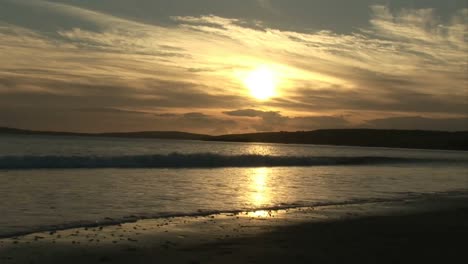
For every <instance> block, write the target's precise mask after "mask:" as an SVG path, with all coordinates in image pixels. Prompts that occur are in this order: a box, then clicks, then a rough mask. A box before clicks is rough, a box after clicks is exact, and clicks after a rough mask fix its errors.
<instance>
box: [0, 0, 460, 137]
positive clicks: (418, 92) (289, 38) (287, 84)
mask: <svg viewBox="0 0 468 264" xmlns="http://www.w3.org/2000/svg"><path fill="white" fill-rule="evenodd" d="M261 4H263V5H264V7H267V6H268V4H269V1H261ZM275 7H276V6H275ZM371 12H372V13H371V14H370V17H371V19H370V21H369V27H366V28H361V29H356V30H355V31H354V32H352V33H348V34H340V33H336V32H332V31H326V30H322V31H309V32H307V31H293V30H285V29H278V28H272V27H269V26H267V25H266V24H264V23H261V22H252V21H248V20H245V19H241V18H232V17H230V18H227V17H220V16H215V15H202V16H175V17H172V18H171V19H172V23H171V24H157V23H153V24H150V23H143V22H141V21H138V20H135V19H130V18H128V17H125V16H116V15H111V13H110V12H107V13H105V12H98V11H96V10H89V9H86V8H84V7H76V6H73V5H71V4H64V3H56V2H46V1H40V0H38V1H25V0H18V1H16V0H15V1H11V0H8V1H2V2H1V3H0V17H1V19H0V39H2V41H1V42H0V49H1V50H2V53H0V60H1V61H2V63H1V65H0V105H2V106H3V107H5V108H7V107H8V108H9V109H14V108H15V107H16V108H18V109H19V108H21V107H26V106H28V105H35V106H37V109H35V110H34V111H39V112H40V111H42V112H43V114H45V113H49V110H47V106H50V105H55V106H57V107H58V108H63V109H65V110H66V109H68V110H67V111H65V110H64V113H70V115H72V114H71V113H72V112H73V111H72V110H71V109H77V108H89V109H96V108H106V109H127V110H129V111H135V112H144V113H146V112H150V113H155V115H154V116H153V117H154V118H160V119H161V120H160V122H169V123H170V122H172V121H173V120H172V119H171V118H173V116H159V117H158V116H157V114H156V113H162V114H165V113H169V114H175V115H180V113H188V115H187V116H178V117H177V118H182V119H183V121H184V122H186V123H184V124H185V125H184V128H185V127H186V128H187V129H188V130H190V129H191V127H190V126H193V129H203V130H204V131H205V130H206V129H205V128H203V127H202V126H201V125H200V123H201V122H202V121H205V122H208V123H207V124H209V125H213V126H217V128H219V129H220V130H219V131H232V130H233V125H234V124H233V123H232V122H231V123H229V122H230V121H233V120H234V119H235V120H236V121H235V122H244V123H241V124H239V123H238V124H237V125H240V126H242V127H247V128H248V129H252V130H268V129H278V128H280V129H287V130H294V129H312V128H321V127H347V126H349V125H350V124H349V122H350V121H349V120H356V119H358V121H363V120H364V119H363V117H364V116H367V115H370V114H375V113H378V115H379V116H380V117H382V119H385V118H386V117H390V116H395V115H396V114H398V115H402V116H424V117H425V118H432V117H434V116H438V115H444V116H449V117H452V118H454V117H455V116H457V117H460V116H466V115H467V113H466V109H468V103H467V100H466V98H467V94H466V86H467V83H468V77H467V76H466V69H467V67H468V63H467V60H464V59H462V58H466V56H467V54H468V47H467V46H466V41H467V39H466V31H467V30H468V28H467V27H468V9H466V8H465V9H460V10H458V11H457V12H456V13H453V14H452V15H451V17H450V19H445V20H443V19H440V18H439V15H438V13H437V10H435V9H427V8H426V9H409V8H407V9H399V10H391V9H390V8H388V7H386V6H372V7H371ZM10 13H14V15H11V14H10ZM39 14H43V15H45V16H47V18H48V19H42V17H43V15H39ZM58 25H59V26H60V27H58ZM26 60H27V63H25V61H26ZM262 64H268V65H271V67H272V68H273V69H274V70H275V71H276V72H278V78H279V79H280V80H281V82H280V84H279V87H278V91H279V95H278V96H277V97H276V98H273V99H272V100H270V101H265V102H258V101H256V100H255V99H253V98H251V97H250V95H249V93H248V91H247V89H245V88H244V87H243V85H242V80H241V79H242V76H243V75H245V73H246V72H247V71H249V70H250V69H252V68H255V67H257V66H258V65H262ZM227 102H228V103H227ZM41 107H43V108H41ZM256 108H258V109H267V110H268V111H260V110H255V109H256ZM41 109H44V110H41ZM231 109H241V110H237V111H231ZM18 112H20V110H18ZM102 112H103V111H102ZM221 112H225V114H226V115H227V116H228V117H229V118H230V119H226V120H227V121H228V122H225V121H226V120H225V119H223V118H221V120H217V121H213V117H215V118H218V119H219V118H220V117H219V116H218V115H219V114H213V113H221ZM9 113H10V115H11V116H13V115H14V113H12V112H11V111H10V112H9ZM73 113H76V112H73ZM190 113H192V114H190ZM349 113H352V114H353V115H354V117H349V118H343V117H342V116H343V115H345V114H349ZM81 114H83V117H84V116H86V114H84V112H82V113H81ZM109 114H110V113H109ZM115 114H118V113H115ZM120 114H123V113H122V112H120ZM205 114H206V115H207V116H203V115H205ZM76 115H78V114H76ZM73 116H74V117H76V116H75V114H73ZM169 117H170V118H169ZM3 118H5V120H6V119H8V120H12V119H11V117H6V116H5V115H3ZM76 118H77V117H76ZM145 118H147V117H145ZM249 118H250V119H254V120H253V121H257V122H256V123H255V122H253V121H252V120H250V121H249V120H246V119H249ZM79 119H80V120H82V118H79ZM44 120H45V119H44ZM237 120H240V121H237ZM0 121H2V120H1V119H0ZM258 121H260V122H258ZM31 122H33V121H31ZM50 122H52V121H50ZM197 122H198V123H197ZM125 124H127V123H125ZM142 124H143V122H142V123H138V126H140V127H142V128H143V127H147V126H145V125H142ZM171 124H172V123H171ZM174 124H175V123H174ZM420 124H421V125H422V126H424V124H423V123H420ZM447 125H448V126H450V127H452V125H450V124H448V123H447ZM83 126H85V124H84V123H83ZM128 126H129V127H134V126H135V125H134V124H128ZM168 126H169V125H168ZM163 127H164V126H163ZM225 127H227V128H225ZM83 129H86V128H85V127H83Z"/></svg>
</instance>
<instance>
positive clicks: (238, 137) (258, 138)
mask: <svg viewBox="0 0 468 264" xmlns="http://www.w3.org/2000/svg"><path fill="white" fill-rule="evenodd" d="M0 134H17V135H48V136H88V137H89V136H91V137H119V138H157V139H179V140H204V141H227V142H263V143H284V144H316V145H337V146H362V147H388V148H417V149H445V150H468V131H460V132H445V131H424V130H379V129H323V130H315V131H298V132H267V133H251V134H231V135H221V136H210V135H203V134H194V133H186V132H177V131H147V132H121V133H119V132H116V133H72V132H48V131H32V130H23V129H15V128H5V127H3V128H2V127H0Z"/></svg>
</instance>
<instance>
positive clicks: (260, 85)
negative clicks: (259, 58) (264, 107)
mask: <svg viewBox="0 0 468 264" xmlns="http://www.w3.org/2000/svg"><path fill="white" fill-rule="evenodd" d="M244 84H245V86H246V87H247V88H248V89H249V90H250V94H251V95H252V96H253V97H255V98H257V99H259V100H267V99H269V98H271V97H273V96H274V95H275V90H276V85H277V79H276V76H275V72H274V71H273V70H272V69H270V68H268V67H266V66H262V67H259V68H256V69H254V70H252V71H251V72H249V73H248V74H247V76H246V78H245V79H244Z"/></svg>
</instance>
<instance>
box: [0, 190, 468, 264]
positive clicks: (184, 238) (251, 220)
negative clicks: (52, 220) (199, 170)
mask: <svg viewBox="0 0 468 264" xmlns="http://www.w3.org/2000/svg"><path fill="white" fill-rule="evenodd" d="M467 237H468V199H467V196H466V195H458V196H455V197H448V198H447V197H444V198H442V197H430V198H426V199H423V200H411V201H401V202H375V203H365V204H348V205H339V206H322V207H308V208H296V209H288V210H276V211H257V212H244V213H236V214H216V215H208V216H203V217H175V218H166V219H154V220H142V221H138V222H135V223H127V224H120V225H114V226H105V227H94V228H75V229H68V230H62V231H50V232H42V233H35V234H29V235H26V236H20V237H13V238H5V239H0V263H2V264H7V263H186V264H190V263H191V264H195V263H200V264H201V263H464V262H465V261H466V259H467V258H468V257H467V252H466V238H467ZM460 261H461V262H460Z"/></svg>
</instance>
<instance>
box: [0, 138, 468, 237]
mask: <svg viewBox="0 0 468 264" xmlns="http://www.w3.org/2000/svg"><path fill="white" fill-rule="evenodd" d="M466 191H468V152H466V151H444V150H419V149H390V148H367V147H343V146H318V145H300V144H290V145H287V144H265V143H228V142H203V141H182V140H180V141H179V140H158V139H125V138H99V137H71V136H36V135H34V136H33V135H0V198H1V199H0V213H1V217H0V237H8V236H15V235H19V234H25V233H30V232H36V231H43V230H54V229H62V228H69V227H80V226H92V225H97V224H113V223H121V222H129V221H135V220H138V219H145V218H158V217H171V216H185V215H187V216H192V215H203V214H208V213H214V212H237V211H243V210H257V209H259V210H260V209H275V208H295V207H302V206H318V205H328V204H330V205H333V204H349V203H368V202H374V201H387V200H388V201H391V200H404V199H411V198H414V197H419V196H424V195H428V194H434V193H453V192H466Z"/></svg>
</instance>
